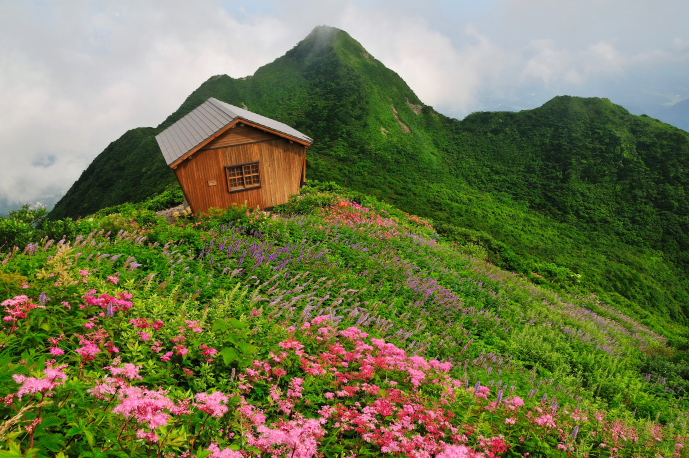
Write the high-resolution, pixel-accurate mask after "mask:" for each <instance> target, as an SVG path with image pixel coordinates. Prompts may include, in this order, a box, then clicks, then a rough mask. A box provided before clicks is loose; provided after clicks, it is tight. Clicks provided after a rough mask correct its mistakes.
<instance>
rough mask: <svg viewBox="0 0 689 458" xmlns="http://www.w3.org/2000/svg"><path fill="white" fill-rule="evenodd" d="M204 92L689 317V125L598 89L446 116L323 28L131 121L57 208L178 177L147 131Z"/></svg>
mask: <svg viewBox="0 0 689 458" xmlns="http://www.w3.org/2000/svg"><path fill="white" fill-rule="evenodd" d="M209 97H216V98H218V99H219V100H223V101H225V102H228V103H231V104H234V105H238V106H242V105H243V104H245V105H246V106H247V107H248V108H249V109H250V110H252V111H254V112H257V113H260V114H262V115H265V116H268V117H271V118H274V119H277V120H279V121H282V122H285V123H287V124H289V125H291V126H294V127H295V128H297V129H299V130H300V131H302V132H304V133H305V134H307V135H309V136H311V137H312V138H314V139H315V143H314V145H313V146H312V147H311V148H309V152H308V176H309V178H313V179H316V180H320V181H322V182H335V183H338V184H339V185H342V186H347V187H348V188H349V189H352V190H353V191H354V192H361V193H365V194H366V195H369V196H372V197H374V198H375V199H377V200H379V201H383V202H388V203H392V204H394V205H395V206H396V207H398V208H400V209H402V210H404V211H407V212H411V213H414V214H417V215H420V216H422V217H425V218H430V219H432V220H433V221H434V222H435V223H436V225H437V227H438V230H439V231H440V232H441V233H444V234H445V235H446V236H447V237H448V238H450V239H452V240H455V241H456V242H457V243H459V244H462V245H465V246H473V247H475V248H476V249H477V250H479V251H481V250H484V251H485V255H486V256H487V259H488V260H489V261H490V262H492V263H494V264H496V265H498V266H500V267H503V268H505V269H508V270H510V271H512V272H516V273H520V274H523V275H525V276H527V277H529V278H531V279H532V280H533V281H535V282H540V283H541V284H543V285H544V286H547V287H549V288H552V289H553V290H555V291H561V290H572V289H573V288H579V289H582V290H583V291H587V292H594V293H596V294H598V295H599V296H600V297H602V298H603V299H605V300H606V301H609V302H611V303H613V304H615V306H616V307H618V308H620V309H623V310H625V311H626V312H627V313H630V314H632V315H634V316H635V317H636V318H638V319H641V320H644V321H645V322H647V323H651V322H653V321H654V320H656V315H661V316H663V317H669V318H671V319H672V320H674V321H675V322H681V323H687V322H689V310H688V309H687V304H689V293H688V291H689V284H688V282H687V278H688V276H687V273H688V271H689V254H687V253H689V250H688V248H689V204H687V202H689V199H688V198H687V197H689V196H687V195H686V189H689V174H688V172H689V169H687V165H686V164H688V163H689V136H688V135H687V133H685V132H683V131H681V130H679V129H676V128H673V127H671V126H669V125H666V124H663V123H661V122H659V121H656V120H654V119H652V118H649V117H637V116H633V115H631V114H629V113H628V112H627V111H626V110H624V109H623V108H622V107H619V106H617V105H614V104H613V103H611V102H610V101H609V100H607V99H598V98H589V99H583V98H578V97H567V96H565V97H556V98H555V99H553V100H551V101H550V102H548V103H546V104H545V105H543V106H542V107H540V108H537V109H535V110H526V111H522V112H519V113H507V112H497V113H474V114H472V115H470V116H467V117H466V118H465V119H464V120H462V121H458V120H454V119H450V118H447V117H445V116H443V115H441V114H439V113H437V112H436V111H434V110H433V109H432V108H431V107H428V106H425V105H424V104H423V103H422V102H421V101H420V100H419V99H418V97H417V96H416V95H415V94H414V93H413V91H412V90H411V89H410V88H409V86H408V85H407V84H406V83H405V82H404V81H403V80H402V79H401V78H400V77H399V76H398V75H397V74H395V73H394V72H393V71H391V70H389V69H387V68H385V66H383V65H382V63H380V62H379V61H377V60H376V59H375V58H373V57H372V56H370V55H369V54H368V53H367V52H366V50H365V49H364V48H363V47H362V46H361V45H360V44H359V43H358V42H356V41H355V40H353V39H352V38H351V37H350V36H349V35H348V34H347V33H346V32H343V31H340V30H337V29H332V28H327V27H319V28H317V29H316V30H314V31H313V32H312V33H311V34H310V35H309V36H308V37H306V38H305V39H304V40H302V41H301V42H300V43H299V44H298V45H297V46H295V47H294V48H293V49H291V50H290V51H288V52H287V53H286V54H285V55H284V56H282V57H280V58H279V59H277V60H275V61H274V62H272V63H270V64H268V65H265V66H263V67H261V68H260V69H258V70H257V71H256V73H255V74H254V75H252V76H249V77H246V78H241V79H233V78H230V77H228V76H226V75H220V76H214V77H212V78H210V79H209V80H208V81H206V82H205V83H203V84H202V85H201V86H200V87H199V88H198V89H197V90H196V91H194V92H193V93H192V94H191V95H190V96H189V97H188V98H187V99H186V100H185V101H184V103H183V104H182V105H181V106H180V108H179V109H178V110H177V111H176V112H175V113H173V114H172V115H170V116H169V117H168V118H167V119H166V120H165V121H164V122H163V123H162V124H161V125H160V126H158V127H157V128H155V129H153V128H142V129H136V130H132V131H129V132H127V133H126V134H125V135H124V136H122V137H121V138H120V139H118V140H117V141H115V142H113V143H112V144H111V145H110V146H109V147H108V148H107V149H106V150H105V151H104V152H103V153H102V154H101V155H99V156H98V158H96V160H94V162H93V164H91V166H89V168H88V169H87V170H86V171H85V172H84V174H83V175H82V177H81V178H80V179H79V180H78V181H77V182H76V183H75V185H74V186H73V188H72V189H71V190H70V191H69V193H68V194H67V195H66V196H65V198H64V199H63V200H62V201H61V202H60V203H59V204H58V206H56V208H55V209H54V210H53V212H51V217H52V218H63V217H65V216H71V217H77V216H83V215H86V214H90V213H93V212H95V211H98V210H99V209H101V208H102V207H105V206H108V207H111V208H110V209H109V210H107V211H115V212H117V211H119V210H118V208H120V207H117V206H118V205H126V203H127V202H139V201H143V200H145V199H146V198H148V197H151V196H153V195H156V194H158V193H160V192H162V191H163V190H166V189H167V190H172V189H175V188H176V184H175V179H174V177H173V174H172V172H171V171H170V170H169V169H168V168H167V167H166V166H165V164H164V161H163V158H162V155H161V154H160V152H159V151H158V148H157V146H156V145H155V141H154V138H153V137H154V136H155V134H157V133H159V132H160V131H162V130H163V129H165V128H166V127H168V126H169V125H171V124H172V123H173V122H175V121H177V120H178V119H180V118H181V117H183V116H184V115H186V114H187V113H189V112H190V111H191V110H193V109H194V108H196V107H197V106H198V105H199V104H201V103H202V102H204V101H205V100H206V99H207V98H209ZM407 130H408V132H407ZM171 192H173V191H171ZM176 192H177V193H178V192H179V191H176ZM333 192H336V191H335V190H333ZM332 199H333V195H329V194H328V193H317V194H311V195H309V194H302V196H301V197H299V198H295V199H293V200H292V201H290V202H289V203H287V204H286V205H285V206H284V207H283V209H284V210H285V211H288V212H291V213H295V214H306V213H309V212H310V211H311V209H313V208H318V207H323V206H327V205H329V204H331V203H332ZM172 200H175V199H172ZM175 201H176V200H175ZM160 205H161V206H163V203H162V202H161V204H160ZM113 206H115V207H113ZM151 209H153V208H151ZM120 210H126V207H122V208H120ZM126 211H129V210H126ZM5 224H7V225H8V226H11V225H15V224H16V223H5ZM6 232H7V233H19V232H21V229H20V228H18V227H14V226H12V227H10V228H8V229H6ZM479 251H477V253H478V252H479ZM681 338H682V337H681V336H679V335H675V336H674V337H673V339H675V340H677V339H681Z"/></svg>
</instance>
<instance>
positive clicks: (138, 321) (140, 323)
mask: <svg viewBox="0 0 689 458" xmlns="http://www.w3.org/2000/svg"><path fill="white" fill-rule="evenodd" d="M129 322H130V323H131V324H133V325H134V327H135V328H140V329H146V328H148V327H149V326H151V323H149V322H148V320H147V319H146V318H133V319H131V320H129Z"/></svg>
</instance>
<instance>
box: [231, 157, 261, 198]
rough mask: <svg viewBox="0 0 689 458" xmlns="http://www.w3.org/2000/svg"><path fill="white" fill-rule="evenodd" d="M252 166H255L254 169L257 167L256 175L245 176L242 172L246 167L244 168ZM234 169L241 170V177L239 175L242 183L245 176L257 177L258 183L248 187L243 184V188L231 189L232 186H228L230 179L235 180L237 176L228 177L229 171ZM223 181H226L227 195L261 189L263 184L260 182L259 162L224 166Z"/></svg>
mask: <svg viewBox="0 0 689 458" xmlns="http://www.w3.org/2000/svg"><path fill="white" fill-rule="evenodd" d="M252 165H256V167H257V173H249V174H245V173H246V172H245V171H244V167H246V166H252ZM236 168H239V169H240V170H241V172H242V175H241V178H242V182H244V178H245V177H246V176H257V177H258V182H257V183H252V184H251V185H249V186H246V184H245V185H244V186H243V187H241V188H239V187H235V188H232V186H231V185H230V179H231V178H236V177H238V176H239V175H235V176H233V177H230V170H231V169H236ZM225 179H226V182H227V190H228V192H229V193H235V192H242V191H250V190H252V189H259V188H261V187H262V186H263V183H262V182H261V161H253V162H244V163H242V164H232V165H226V166H225Z"/></svg>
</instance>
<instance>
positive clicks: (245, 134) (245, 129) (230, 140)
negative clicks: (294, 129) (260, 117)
mask: <svg viewBox="0 0 689 458" xmlns="http://www.w3.org/2000/svg"><path fill="white" fill-rule="evenodd" d="M278 138H281V137H278V136H277V135H273V134H270V133H268V132H264V131H262V130H260V129H256V128H254V127H250V126H239V125H237V126H234V127H233V128H231V129H230V130H228V131H227V132H225V133H224V134H222V135H221V136H219V137H218V138H216V139H215V140H213V141H212V142H210V143H209V144H207V145H206V146H205V147H204V148H203V149H208V148H218V147H222V146H233V145H241V144H243V143H252V142H260V141H265V140H275V139H278Z"/></svg>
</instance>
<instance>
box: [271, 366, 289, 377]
mask: <svg viewBox="0 0 689 458" xmlns="http://www.w3.org/2000/svg"><path fill="white" fill-rule="evenodd" d="M273 374H275V375H277V376H278V377H282V376H285V375H287V371H286V370H284V369H283V368H281V367H274V368H273Z"/></svg>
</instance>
